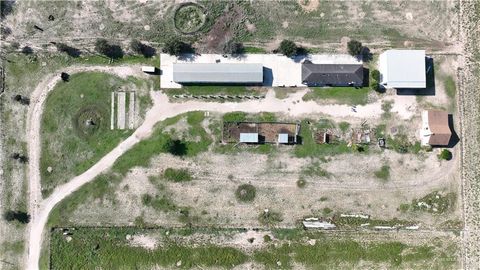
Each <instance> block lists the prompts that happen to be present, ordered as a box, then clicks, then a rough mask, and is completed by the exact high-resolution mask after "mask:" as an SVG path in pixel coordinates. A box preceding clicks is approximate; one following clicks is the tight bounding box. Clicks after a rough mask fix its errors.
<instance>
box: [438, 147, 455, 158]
mask: <svg viewBox="0 0 480 270" xmlns="http://www.w3.org/2000/svg"><path fill="white" fill-rule="evenodd" d="M438 158H439V159H442V160H451V159H452V152H450V151H449V150H447V149H443V150H442V152H440V154H439V155H438Z"/></svg>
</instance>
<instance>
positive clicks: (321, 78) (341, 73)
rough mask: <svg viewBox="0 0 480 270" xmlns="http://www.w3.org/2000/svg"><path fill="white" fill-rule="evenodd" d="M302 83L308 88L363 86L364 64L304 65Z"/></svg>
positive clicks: (308, 62)
mask: <svg viewBox="0 0 480 270" xmlns="http://www.w3.org/2000/svg"><path fill="white" fill-rule="evenodd" d="M302 83H303V84H305V85H308V86H362V85H363V65H362V64H314V63H312V62H311V61H308V60H306V61H305V62H303V64H302Z"/></svg>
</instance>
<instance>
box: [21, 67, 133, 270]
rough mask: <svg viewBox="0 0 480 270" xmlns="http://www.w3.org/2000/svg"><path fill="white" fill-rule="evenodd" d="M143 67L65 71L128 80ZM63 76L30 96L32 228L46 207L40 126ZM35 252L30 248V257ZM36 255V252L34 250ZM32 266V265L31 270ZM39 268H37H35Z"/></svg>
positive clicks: (53, 77) (52, 77)
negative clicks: (51, 96)
mask: <svg viewBox="0 0 480 270" xmlns="http://www.w3.org/2000/svg"><path fill="white" fill-rule="evenodd" d="M138 70H140V67H136V66H115V67H108V66H75V67H69V68H64V69H62V71H63V72H67V73H69V74H73V73H78V72H87V71H101V72H106V73H110V74H114V75H117V76H120V77H123V78H124V77H127V76H131V75H139V74H141V72H139V71H138ZM60 80H61V78H60V74H59V73H54V74H50V75H48V76H46V77H45V78H44V79H43V80H42V81H41V82H40V83H39V84H38V85H37V87H36V88H35V90H34V91H33V92H32V94H31V96H30V102H31V106H30V107H29V109H28V114H27V138H29V140H28V157H29V163H28V194H29V195H28V196H29V198H28V199H29V200H28V209H29V213H30V215H31V221H32V222H31V224H33V223H34V222H35V221H36V220H37V216H38V214H39V211H40V208H41V204H42V192H41V178H40V155H41V140H40V124H41V120H42V113H43V107H44V104H45V100H46V99H47V96H48V93H49V92H50V91H51V90H53V88H54V87H55V85H56V84H57V83H58V82H60ZM32 229H33V226H32V225H29V234H30V238H31V235H32V234H40V235H41V231H40V233H32V232H36V231H35V230H32ZM30 250H31V248H30V247H28V251H27V254H28V257H30V253H31V251H30ZM33 251H34V252H35V250H33ZM30 266H31V264H30V263H29V264H28V268H29V269H30V268H31V267H30ZM34 268H35V267H34Z"/></svg>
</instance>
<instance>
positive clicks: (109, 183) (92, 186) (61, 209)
mask: <svg viewBox="0 0 480 270" xmlns="http://www.w3.org/2000/svg"><path fill="white" fill-rule="evenodd" d="M121 179H122V178H121V177H120V176H118V175H116V174H101V175H99V176H97V177H96V178H95V179H94V180H92V181H91V182H89V183H87V184H85V185H83V186H82V187H81V188H80V189H79V190H77V191H75V192H74V193H73V194H71V195H70V196H68V197H67V198H65V199H63V200H62V201H61V202H60V203H59V204H57V205H56V206H55V207H54V208H53V210H52V212H51V213H50V216H49V218H48V225H49V226H51V227H55V226H65V225H68V224H70V222H69V217H70V216H71V214H72V213H73V212H74V211H75V210H76V209H77V208H78V207H79V206H80V205H81V204H82V203H84V202H85V201H87V200H89V199H90V200H95V199H100V200H104V199H105V198H108V199H109V200H113V199H114V191H115V190H114V189H113V186H114V185H115V184H118V183H119V182H120V181H121Z"/></svg>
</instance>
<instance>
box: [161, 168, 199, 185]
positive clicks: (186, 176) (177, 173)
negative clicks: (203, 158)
mask: <svg viewBox="0 0 480 270" xmlns="http://www.w3.org/2000/svg"><path fill="white" fill-rule="evenodd" d="M163 177H164V178H165V179H166V180H167V181H172V182H188V181H191V180H192V179H193V177H192V173H191V172H190V171H189V170H187V169H174V168H167V169H165V171H164V172H163Z"/></svg>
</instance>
